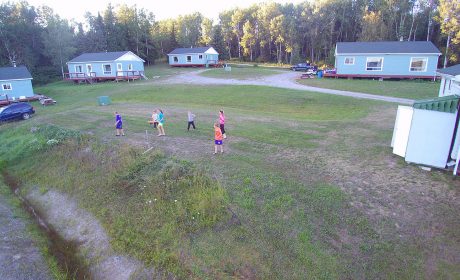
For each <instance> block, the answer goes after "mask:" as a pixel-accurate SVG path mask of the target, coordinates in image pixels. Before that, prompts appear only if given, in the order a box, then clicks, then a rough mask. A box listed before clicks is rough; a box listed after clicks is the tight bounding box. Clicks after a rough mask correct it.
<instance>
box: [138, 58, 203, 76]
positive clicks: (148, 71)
mask: <svg viewBox="0 0 460 280" xmlns="http://www.w3.org/2000/svg"><path fill="white" fill-rule="evenodd" d="M191 71H196V68H192V67H171V66H169V64H167V63H162V62H160V63H158V64H154V65H150V66H147V67H145V75H146V76H147V78H149V79H154V80H157V79H162V78H167V77H170V76H172V75H177V74H182V73H187V72H191Z"/></svg>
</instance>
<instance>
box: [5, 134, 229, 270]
mask: <svg viewBox="0 0 460 280" xmlns="http://www.w3.org/2000/svg"><path fill="white" fill-rule="evenodd" d="M7 136H8V137H7V139H8V143H7V144H8V145H6V146H3V145H2V148H0V152H1V155H0V160H1V162H2V164H3V168H5V167H7V168H8V170H9V172H10V174H13V175H14V176H16V177H17V178H20V180H21V182H22V184H23V186H24V189H23V191H27V190H28V189H29V188H40V190H41V191H45V192H46V191H47V190H48V189H50V188H53V189H57V190H60V191H63V192H66V193H68V194H72V195H73V196H74V197H75V198H76V199H77V200H78V201H79V204H80V205H82V206H83V207H84V208H86V209H87V210H89V211H90V212H92V213H94V214H95V215H96V216H97V217H98V218H99V219H100V220H101V221H102V223H103V224H104V226H105V228H106V229H107V231H108V233H109V235H110V237H111V238H112V245H113V246H114V248H115V249H116V250H119V251H120V252H126V253H128V254H130V255H132V256H135V257H136V258H138V259H140V260H142V261H144V262H145V263H147V264H149V265H155V266H157V267H161V268H164V269H166V270H168V271H169V272H172V273H174V274H176V275H177V276H179V277H190V276H193V275H190V273H191V272H190V270H189V269H188V268H187V266H184V265H183V263H181V260H180V256H181V254H182V253H181V252H182V251H183V250H184V248H183V247H182V246H181V240H183V239H186V238H187V236H188V235H190V234H193V233H196V232H198V231H201V230H203V229H206V228H209V227H212V226H213V225H215V224H216V223H217V222H221V221H225V220H226V217H227V216H228V213H227V201H228V199H227V194H226V192H225V191H224V189H223V188H222V187H221V186H220V185H219V184H218V183H217V182H216V181H215V180H212V179H210V178H209V177H208V176H206V175H204V174H203V173H202V172H201V171H199V170H197V169H196V168H195V167H194V166H193V165H192V164H191V163H188V162H185V161H179V160H175V159H172V158H168V157H166V156H165V155H164V154H162V153H161V152H152V153H147V154H143V153H142V151H140V150H138V149H135V148H131V147H129V146H127V145H121V146H118V147H115V148H114V147H111V146H110V145H105V144H103V143H99V142H97V141H96V140H94V139H91V138H88V137H81V135H79V134H78V133H75V132H73V131H69V130H66V129H63V128H60V127H55V126H43V127H38V128H35V129H34V132H30V128H28V127H27V126H24V127H22V128H21V129H19V130H17V131H15V132H11V133H7ZM51 139H54V140H55V141H52V143H53V144H52V145H50V144H49V143H50V140H51ZM27 143H29V144H28V145H26V146H24V145H25V144H27ZM30 143H33V144H30ZM18 146H23V147H24V148H20V147H18ZM26 155H27V156H26Z"/></svg>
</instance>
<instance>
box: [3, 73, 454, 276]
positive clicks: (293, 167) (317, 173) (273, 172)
mask: <svg viewBox="0 0 460 280" xmlns="http://www.w3.org/2000/svg"><path fill="white" fill-rule="evenodd" d="M242 69H244V68H242ZM250 69H251V75H252V74H254V75H258V73H259V72H258V71H259V69H257V67H254V68H250ZM254 69H257V70H255V71H253V70H254ZM155 71H159V72H158V73H159V75H160V76H161V73H163V72H162V71H161V70H155ZM168 71H176V70H171V69H170V68H167V69H165V72H164V73H166V74H167V75H173V74H174V73H173V72H170V73H168ZM177 71H192V70H177ZM213 71H217V70H210V71H208V72H204V74H206V73H208V74H209V73H212V74H211V75H214V73H217V72H213ZM243 71H246V70H243ZM264 71H266V70H265V69H264V70H263V71H261V72H260V73H261V75H262V74H263V75H265V74H266V72H264ZM267 71H269V70H267ZM232 72H233V71H232ZM262 72H263V73H262ZM234 73H237V72H234ZM149 75H154V72H151V73H150V74H149ZM216 75H217V74H216ZM218 75H220V74H218ZM243 76H244V75H243ZM353 82H357V81H353ZM376 83H378V82H376ZM384 83H385V84H386V82H384ZM402 83H403V85H404V82H402ZM413 85H414V89H415V86H416V85H419V86H420V87H419V89H418V90H417V91H418V92H421V91H423V90H424V88H425V84H422V83H420V84H418V83H415V82H414V83H413ZM363 87H364V86H363ZM394 88H397V86H396V84H395V86H394ZM37 91H39V92H42V93H44V94H46V95H49V96H51V97H53V98H55V99H56V100H57V101H58V105H56V106H51V107H44V108H43V107H37V106H36V107H37V108H36V109H37V114H36V116H34V117H33V118H32V119H30V120H28V121H25V122H15V123H9V124H6V125H3V126H1V127H0V137H1V139H2V141H3V143H2V145H1V146H0V168H3V169H4V170H7V171H8V172H9V173H10V174H12V175H13V176H16V177H17V178H20V180H21V182H22V184H23V188H24V191H26V190H27V189H32V188H40V189H41V190H42V191H46V190H47V189H56V190H59V191H62V192H65V193H68V194H70V195H72V196H73V197H74V198H75V199H77V200H78V201H79V204H80V205H82V207H84V208H85V209H87V210H89V211H90V212H91V213H94V215H96V216H97V217H98V219H99V220H100V221H101V222H102V223H103V224H104V227H105V228H106V230H107V231H108V233H109V235H110V236H111V237H112V239H113V241H112V243H113V246H114V247H115V248H116V250H118V251H120V252H124V253H128V254H130V255H131V256H134V257H136V258H138V259H140V260H141V261H143V262H144V263H146V264H149V265H155V266H157V267H160V268H162V269H166V270H168V271H171V272H173V273H174V274H176V275H177V276H178V277H179V278H183V279H235V278H237V279H423V278H426V279H435V278H437V279H454V278H456V277H458V276H459V273H460V269H459V263H458V258H459V252H460V243H459V241H458V236H459V233H460V231H459V230H460V224H459V220H458V214H459V213H460V206H459V203H458V201H457V200H455V197H457V196H458V191H459V183H458V181H453V180H451V179H450V175H449V174H446V173H444V172H440V171H433V172H430V173H427V172H424V171H422V170H420V169H419V168H417V167H415V166H411V165H407V164H406V163H404V161H403V160H401V159H400V158H399V157H396V156H394V155H392V153H391V149H390V148H389V144H390V142H391V135H392V129H393V124H394V118H395V114H396V105H395V104H388V103H380V102H376V101H367V100H358V99H353V98H347V97H341V96H331V95H322V94H318V93H312V92H302V91H295V90H283V89H275V88H268V87H259V86H207V87H204V86H190V85H165V84H156V83H155V81H154V80H149V81H145V82H136V83H129V84H128V83H118V84H116V83H104V84H94V85H78V86H77V85H72V84H66V83H62V82H60V83H55V84H51V85H48V86H46V87H42V88H40V89H37ZM99 95H108V96H110V97H111V99H112V101H113V104H112V105H111V106H106V107H99V106H97V102H96V97H97V96H99ZM154 108H162V109H163V110H164V111H165V117H166V125H165V130H166V134H167V136H166V137H156V136H155V132H154V131H152V128H150V127H149V126H148V125H147V119H148V118H149V117H150V114H151V111H152V109H154ZM222 108H223V109H224V110H225V112H226V115H227V123H226V129H227V131H228V136H229V137H228V139H227V140H226V141H225V147H224V148H225V153H224V154H223V155H216V156H214V155H213V154H212V152H213V142H212V137H213V130H212V124H213V122H214V121H215V120H216V119H217V112H218V110H219V109H222ZM188 110H192V111H193V112H194V113H195V114H196V115H197V120H196V123H197V130H196V131H190V132H187V130H186V124H187V122H186V121H187V120H186V116H187V111H188ZM114 111H118V112H120V113H121V114H122V116H123V118H124V126H125V130H126V133H127V136H126V137H122V138H120V137H115V136H114V129H113V124H114V116H113V112H114ZM32 127H38V128H39V129H38V131H39V132H38V133H31V132H30V131H31V128H32ZM146 131H147V133H148V134H147V136H146ZM4 139H6V140H4ZM49 139H59V141H58V142H59V143H58V144H57V145H49V144H47V143H48V140H49ZM149 146H153V147H154V150H155V152H152V153H148V154H146V155H143V154H142V152H143V151H144V150H145V149H147V148H148V147H149ZM44 151H46V153H44ZM25 155H28V156H27V157H26V156H25ZM155 199H157V200H155ZM150 200H153V201H155V202H154V203H153V205H150V204H149V203H148V201H150ZM175 200H177V201H175ZM132 217H136V218H132Z"/></svg>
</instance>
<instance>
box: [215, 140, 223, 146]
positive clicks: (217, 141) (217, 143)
mask: <svg viewBox="0 0 460 280" xmlns="http://www.w3.org/2000/svg"><path fill="white" fill-rule="evenodd" d="M214 143H216V145H222V140H215V141H214Z"/></svg>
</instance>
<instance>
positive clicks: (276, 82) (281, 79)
mask: <svg viewBox="0 0 460 280" xmlns="http://www.w3.org/2000/svg"><path fill="white" fill-rule="evenodd" d="M203 71H206V70H198V71H195V72H189V73H186V74H180V75H177V76H173V77H170V78H168V79H166V80H164V81H163V82H164V83H170V84H197V85H203V84H206V85H256V86H270V87H278V88H287V89H295V90H305V91H314V92H319V93H325V94H333V95H341V96H349V97H354V98H360V99H371V100H378V101H385V102H392V103H399V104H407V105H411V104H412V103H413V102H414V100H412V99H407V98H398V97H391V96H382V95H374V94H368V93H362V92H353V91H344V90H336V89H327V88H318V87H311V86H306V85H301V84H298V83H297V82H296V81H295V80H296V79H297V78H298V77H299V73H298V72H282V73H280V74H278V75H272V76H267V77H261V78H255V79H252V80H236V79H217V78H209V77H203V76H200V75H199V74H200V73H202V72H203Z"/></svg>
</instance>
